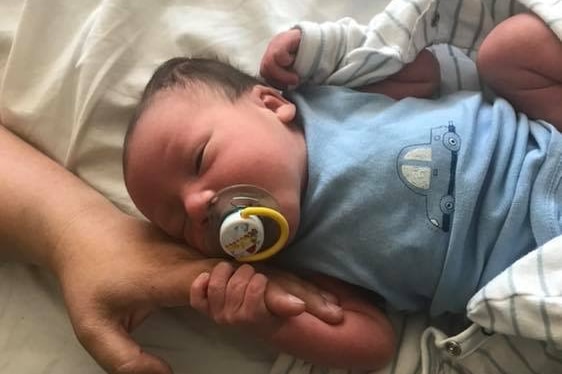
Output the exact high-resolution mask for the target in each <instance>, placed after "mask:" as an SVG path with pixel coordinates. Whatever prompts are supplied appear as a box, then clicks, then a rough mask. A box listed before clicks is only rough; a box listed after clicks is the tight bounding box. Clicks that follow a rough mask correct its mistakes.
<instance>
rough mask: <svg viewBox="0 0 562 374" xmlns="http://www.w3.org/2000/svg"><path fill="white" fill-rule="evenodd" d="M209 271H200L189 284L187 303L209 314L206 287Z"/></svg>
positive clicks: (200, 311)
mask: <svg viewBox="0 0 562 374" xmlns="http://www.w3.org/2000/svg"><path fill="white" fill-rule="evenodd" d="M210 276H211V275H210V274H209V273H201V274H199V276H198V277H197V278H195V280H194V281H193V283H192V284H191V289H190V294H189V304H190V305H191V307H192V308H193V309H195V310H196V311H198V312H199V313H203V314H206V315H208V314H209V299H208V298H207V288H208V287H209V279H210Z"/></svg>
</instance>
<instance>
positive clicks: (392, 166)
mask: <svg viewBox="0 0 562 374" xmlns="http://www.w3.org/2000/svg"><path fill="white" fill-rule="evenodd" d="M289 98H290V99H291V100H292V101H293V102H294V103H295V104H296V105H297V108H298V121H299V122H300V124H301V125H302V127H303V129H304V133H305V137H306V142H307V149H308V186H307V190H306V191H305V192H304V195H303V201H302V212H301V224H300V226H299V231H298V232H297V236H296V239H295V241H294V242H293V243H292V244H291V245H290V246H289V247H288V248H286V249H285V250H283V251H282V252H281V253H280V254H279V255H278V256H277V259H278V261H280V262H281V263H282V264H285V265H289V266H290V267H291V268H292V269H300V270H315V271H319V272H321V273H325V274H329V275H332V276H334V277H336V278H340V279H343V280H345V281H347V282H349V283H352V284H356V285H359V286H362V287H364V288H367V289H370V290H373V291H375V292H377V293H378V294H380V295H381V296H383V297H384V298H385V299H386V300H387V302H388V303H389V304H390V305H392V306H393V307H395V308H397V309H399V310H404V311H417V310H421V309H426V310H427V309H430V311H431V313H432V314H433V315H439V314H441V313H444V312H453V313H455V312H463V313H464V311H465V310H464V308H465V306H466V304H467V302H468V300H469V299H470V297H471V296H472V295H473V294H474V293H475V292H476V291H477V290H478V289H479V288H481V287H482V286H483V285H484V284H485V283H486V282H488V281H489V280H491V279H492V278H493V277H494V276H496V275H497V274H498V273H500V272H501V271H502V270H504V269H505V268H506V267H508V266H509V265H510V264H512V263H513V262H514V261H516V260H517V259H518V258H520V257H521V256H523V255H525V254H526V253H527V252H529V251H530V250H532V249H535V248H536V247H537V245H540V244H542V243H544V242H546V241H547V240H549V239H551V238H553V237H554V236H557V235H559V234H560V222H559V216H560V212H559V208H558V206H559V204H558V202H559V201H562V200H561V196H560V194H561V193H562V192H561V190H560V189H559V188H558V186H559V182H560V177H561V172H560V161H561V151H562V143H561V141H562V137H561V135H560V134H559V133H558V132H557V131H556V130H555V129H554V128H553V127H552V126H551V125H549V124H547V123H545V122H543V121H531V120H528V119H527V117H526V116H524V115H520V114H519V115H518V114H517V113H515V112H514V110H513V109H512V107H511V106H510V105H509V104H508V103H507V102H506V101H505V100H502V99H498V100H496V101H495V102H494V103H493V104H489V103H487V102H484V101H483V99H482V97H481V95H480V94H477V93H468V92H464V93H462V92H461V93H458V94H455V95H451V96H447V97H444V98H442V99H439V100H423V99H405V100H401V101H394V100H392V99H389V98H387V97H385V96H383V95H377V94H367V93H360V92H357V91H353V90H350V89H347V88H343V87H332V86H310V87H304V88H301V89H299V90H298V91H296V92H294V93H291V94H290V96H289Z"/></svg>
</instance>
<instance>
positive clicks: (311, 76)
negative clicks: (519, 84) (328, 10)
mask: <svg viewBox="0 0 562 374" xmlns="http://www.w3.org/2000/svg"><path fill="white" fill-rule="evenodd" d="M529 9H530V10H532V11H533V12H535V13H536V14H537V15H538V16H540V17H541V18H542V19H543V20H544V21H545V23H546V24H547V25H549V26H550V27H551V28H552V30H553V31H554V32H555V33H556V34H557V35H558V36H559V37H560V38H561V39H562V0H542V1H539V0H519V1H515V0H393V1H391V2H390V4H389V5H388V6H387V7H386V8H385V10H384V11H383V12H381V13H379V14H376V15H375V16H374V17H373V18H372V19H371V21H370V22H369V23H368V25H361V24H358V23H357V22H356V21H355V20H353V19H351V18H344V19H341V20H339V21H337V22H326V23H322V24H317V23H312V22H301V23H299V24H298V25H297V26H296V27H298V28H300V29H301V30H302V33H303V35H302V40H301V44H300V48H299V51H298V54H297V59H296V62H295V69H296V71H297V72H298V73H299V76H300V77H301V79H302V81H303V82H304V81H308V82H311V83H315V84H319V83H325V84H334V85H343V86H348V87H357V86H361V85H364V84H368V83H372V82H375V81H378V80H381V79H383V78H385V77H386V76H388V75H390V74H393V73H395V72H397V71H398V70H400V68H401V67H402V66H403V65H404V64H405V63H408V62H411V61H412V60H413V59H414V58H415V56H416V55H417V53H418V52H419V51H420V50H421V49H423V48H425V47H427V46H429V45H432V44H433V45H434V44H443V43H444V44H449V45H454V46H456V47H457V48H459V49H460V51H461V52H463V54H465V55H466V56H468V57H469V58H471V59H474V58H475V57H476V54H477V52H478V47H479V45H480V44H481V42H482V40H483V39H484V37H485V36H486V35H487V33H488V32H489V31H490V30H491V29H492V28H493V27H494V25H496V24H497V23H499V22H501V21H502V20H504V19H506V18H508V17H509V16H511V15H513V14H516V13H520V12H524V11H527V10H529ZM447 48H448V49H449V54H448V55H447V53H444V54H443V55H442V56H441V57H442V58H445V59H449V60H450V62H451V63H452V64H453V66H455V67H456V69H455V71H454V72H453V73H454V74H455V75H456V77H454V81H456V82H457V88H458V89H466V88H472V87H465V86H464V85H463V84H462V82H463V81H466V80H470V78H466V77H464V76H463V74H465V73H464V70H463V69H461V68H460V67H459V66H458V57H457V56H456V54H455V52H453V49H452V47H451V46H448V47H446V49H447ZM469 74H472V73H469Z"/></svg>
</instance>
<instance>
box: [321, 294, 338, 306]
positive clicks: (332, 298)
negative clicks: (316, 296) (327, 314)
mask: <svg viewBox="0 0 562 374" xmlns="http://www.w3.org/2000/svg"><path fill="white" fill-rule="evenodd" d="M320 296H322V298H323V299H324V300H325V301H327V302H329V303H332V304H337V303H338V298H337V297H335V296H334V295H332V294H331V293H329V292H326V291H321V292H320Z"/></svg>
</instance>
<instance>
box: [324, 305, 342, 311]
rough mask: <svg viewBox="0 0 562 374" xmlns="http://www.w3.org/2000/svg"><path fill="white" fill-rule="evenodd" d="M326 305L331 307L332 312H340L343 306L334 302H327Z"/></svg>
mask: <svg viewBox="0 0 562 374" xmlns="http://www.w3.org/2000/svg"><path fill="white" fill-rule="evenodd" d="M326 307H327V308H328V309H330V310H331V311H332V312H336V313H339V312H341V310H342V308H341V306H339V305H336V304H332V303H326Z"/></svg>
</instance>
